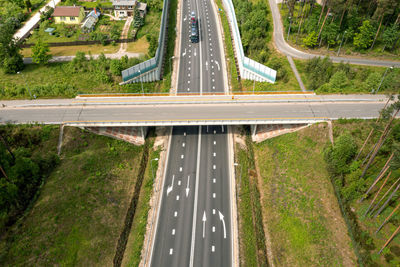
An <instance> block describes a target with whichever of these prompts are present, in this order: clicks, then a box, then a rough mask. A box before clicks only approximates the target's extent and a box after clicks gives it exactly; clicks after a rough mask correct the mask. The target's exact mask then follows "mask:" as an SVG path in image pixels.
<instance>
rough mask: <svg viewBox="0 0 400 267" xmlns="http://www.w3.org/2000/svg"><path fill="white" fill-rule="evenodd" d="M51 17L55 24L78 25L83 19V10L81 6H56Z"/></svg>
mask: <svg viewBox="0 0 400 267" xmlns="http://www.w3.org/2000/svg"><path fill="white" fill-rule="evenodd" d="M51 16H52V17H53V18H54V21H55V23H56V24H59V23H65V24H79V23H81V22H82V20H83V19H84V18H85V10H84V9H83V7H81V6H57V7H56V8H55V9H54V12H53V14H52V15H51Z"/></svg>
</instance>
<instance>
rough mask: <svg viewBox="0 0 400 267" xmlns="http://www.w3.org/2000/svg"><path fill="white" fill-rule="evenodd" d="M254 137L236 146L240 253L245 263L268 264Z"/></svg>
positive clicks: (253, 264) (241, 261)
mask: <svg viewBox="0 0 400 267" xmlns="http://www.w3.org/2000/svg"><path fill="white" fill-rule="evenodd" d="M249 138H250V137H247V139H246V146H247V147H246V149H244V148H241V147H240V146H239V145H238V146H236V148H235V158H236V161H237V162H238V163H239V165H238V166H236V175H237V177H236V189H237V193H236V196H237V198H238V216H239V248H240V249H239V250H240V251H239V253H240V256H239V257H240V263H241V264H240V265H241V266H268V260H267V255H266V247H265V234H264V229H263V223H262V220H263V218H262V208H261V202H260V193H259V190H258V185H257V183H258V182H257V173H256V168H255V165H254V164H255V162H254V153H253V147H252V144H251V142H250V139H249Z"/></svg>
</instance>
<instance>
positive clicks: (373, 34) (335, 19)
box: [282, 0, 400, 51]
mask: <svg viewBox="0 0 400 267" xmlns="http://www.w3.org/2000/svg"><path fill="white" fill-rule="evenodd" d="M282 8H286V9H287V16H286V17H285V18H284V25H285V26H286V28H287V30H288V31H289V29H288V28H290V31H291V33H292V35H293V34H295V35H296V36H295V37H294V39H295V42H296V43H298V42H300V41H302V45H305V46H308V47H316V46H321V45H327V46H328V48H329V46H335V45H336V46H337V45H341V44H343V43H345V42H348V43H350V42H351V43H352V45H353V47H354V48H355V49H357V50H367V49H370V50H371V49H373V48H374V47H375V46H377V45H378V44H379V45H380V47H381V51H385V50H386V51H394V50H395V49H396V48H398V46H399V39H400V25H399V24H400V3H399V1H398V0H373V1H372V0H322V6H319V5H318V4H316V1H315V0H301V1H296V0H284V2H283V4H282ZM303 36H305V37H304V38H302V37H303ZM299 37H300V38H299Z"/></svg>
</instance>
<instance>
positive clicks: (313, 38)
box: [303, 31, 318, 48]
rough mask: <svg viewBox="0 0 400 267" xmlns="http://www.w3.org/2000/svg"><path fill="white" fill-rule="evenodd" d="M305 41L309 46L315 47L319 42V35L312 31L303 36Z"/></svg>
mask: <svg viewBox="0 0 400 267" xmlns="http://www.w3.org/2000/svg"><path fill="white" fill-rule="evenodd" d="M303 43H304V44H305V45H306V46H308V47H311V48H313V47H314V46H316V45H317V44H318V36H317V33H316V32H315V31H312V32H311V33H310V34H308V35H307V37H305V38H303Z"/></svg>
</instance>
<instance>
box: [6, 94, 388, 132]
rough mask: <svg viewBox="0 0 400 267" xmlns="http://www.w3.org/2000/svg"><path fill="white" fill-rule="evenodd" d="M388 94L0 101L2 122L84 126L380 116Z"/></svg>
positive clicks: (253, 122)
mask: <svg viewBox="0 0 400 267" xmlns="http://www.w3.org/2000/svg"><path fill="white" fill-rule="evenodd" d="M386 101H387V97H386V96H385V95H326V96H316V95H310V94H304V95H303V94H299V95H203V96H199V95H197V96H150V97H149V96H148V97H146V96H144V97H124V98H118V97H117V98H115V97H113V98H102V97H101V98H93V97H86V98H76V99H59V100H54V99H52V100H22V101H0V123H2V124H5V123H14V124H23V123H44V124H64V125H71V126H80V127H115V126H118V127H127V126H140V127H142V126H146V127H147V126H177V125H257V124H309V123H315V122H321V121H326V120H335V119H339V118H357V119H369V118H376V117H378V116H379V111H380V110H381V109H382V108H383V107H384V105H385V103H386Z"/></svg>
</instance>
